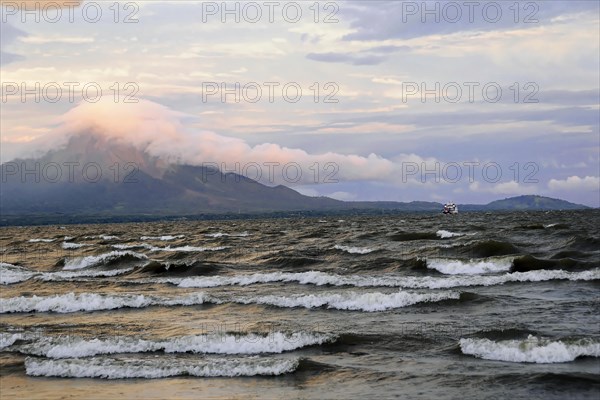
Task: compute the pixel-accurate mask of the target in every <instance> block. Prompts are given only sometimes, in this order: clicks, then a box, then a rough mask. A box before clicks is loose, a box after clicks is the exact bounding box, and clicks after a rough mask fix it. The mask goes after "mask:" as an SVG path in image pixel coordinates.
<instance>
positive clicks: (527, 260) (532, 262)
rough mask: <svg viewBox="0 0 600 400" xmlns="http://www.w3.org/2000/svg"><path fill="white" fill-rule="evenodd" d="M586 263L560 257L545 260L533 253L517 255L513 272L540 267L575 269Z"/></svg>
mask: <svg viewBox="0 0 600 400" xmlns="http://www.w3.org/2000/svg"><path fill="white" fill-rule="evenodd" d="M582 265H585V263H583V262H577V261H575V260H573V259H571V258H560V259H553V260H543V259H539V258H536V257H533V256H531V255H526V256H523V257H517V258H515V259H514V260H513V265H512V267H511V271H512V272H525V271H536V270H540V269H573V268H574V267H577V266H579V267H581V266H582Z"/></svg>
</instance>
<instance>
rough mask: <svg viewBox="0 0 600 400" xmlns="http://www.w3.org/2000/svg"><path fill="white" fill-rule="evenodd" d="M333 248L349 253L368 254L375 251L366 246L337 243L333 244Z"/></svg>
mask: <svg viewBox="0 0 600 400" xmlns="http://www.w3.org/2000/svg"><path fill="white" fill-rule="evenodd" d="M333 248H334V249H336V250H342V251H345V252H346V253H350V254H369V253H372V252H373V251H375V250H374V249H370V248H368V247H352V246H342V245H339V244H336V245H335V246H333Z"/></svg>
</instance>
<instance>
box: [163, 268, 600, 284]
mask: <svg viewBox="0 0 600 400" xmlns="http://www.w3.org/2000/svg"><path fill="white" fill-rule="evenodd" d="M598 279H600V269H598V268H596V269H594V270H589V271H581V272H566V271H562V270H554V271H546V270H540V271H529V272H514V273H506V274H502V275H457V276H450V277H431V276H398V275H391V274H389V275H380V276H365V275H338V274H330V273H327V272H321V271H307V272H271V273H256V274H247V275H234V276H212V277H190V278H185V279H182V280H180V281H177V280H175V279H173V280H171V281H170V282H171V283H174V284H177V285H179V286H180V287H185V288H210V287H216V286H230V285H239V286H246V285H252V284H256V283H273V282H296V283H299V284H302V285H308V284H312V285H317V286H323V285H331V286H356V287H378V286H380V287H403V288H409V289H448V288H455V287H468V286H494V285H502V284H504V283H508V282H542V281H549V280H570V281H591V280H598Z"/></svg>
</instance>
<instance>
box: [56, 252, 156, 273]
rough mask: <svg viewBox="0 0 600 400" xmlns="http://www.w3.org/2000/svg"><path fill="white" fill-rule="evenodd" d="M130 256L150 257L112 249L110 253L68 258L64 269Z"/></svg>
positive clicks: (139, 258) (95, 264)
mask: <svg viewBox="0 0 600 400" xmlns="http://www.w3.org/2000/svg"><path fill="white" fill-rule="evenodd" d="M126 256H130V257H133V258H136V259H138V260H145V259H147V258H148V257H147V256H146V255H145V254H141V253H135V252H133V251H111V252H110V253H104V254H99V255H97V256H86V257H76V258H72V259H67V260H66V262H65V266H64V268H63V269H65V270H70V269H82V268H89V267H94V266H97V265H101V264H104V263H106V262H108V261H112V260H115V259H118V258H120V257H126Z"/></svg>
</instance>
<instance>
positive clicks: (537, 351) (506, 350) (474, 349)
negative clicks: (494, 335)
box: [459, 335, 600, 364]
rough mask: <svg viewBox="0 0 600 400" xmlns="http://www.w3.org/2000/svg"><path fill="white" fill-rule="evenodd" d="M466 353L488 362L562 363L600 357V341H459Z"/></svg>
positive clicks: (540, 339) (530, 336) (541, 339)
mask: <svg viewBox="0 0 600 400" xmlns="http://www.w3.org/2000/svg"><path fill="white" fill-rule="evenodd" d="M459 344H460V349H461V351H462V352H463V353H464V354H468V355H473V356H475V357H479V358H483V359H486V360H498V361H508V362H519V363H540V364H544V363H563V362H570V361H573V360H575V359H576V358H577V357H582V356H592V357H600V342H598V341H594V340H592V339H576V340H565V341H563V340H551V339H544V338H538V337H536V336H533V335H529V337H528V338H527V339H524V340H501V341H497V342H496V341H492V340H489V339H471V338H469V339H460V342H459Z"/></svg>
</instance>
